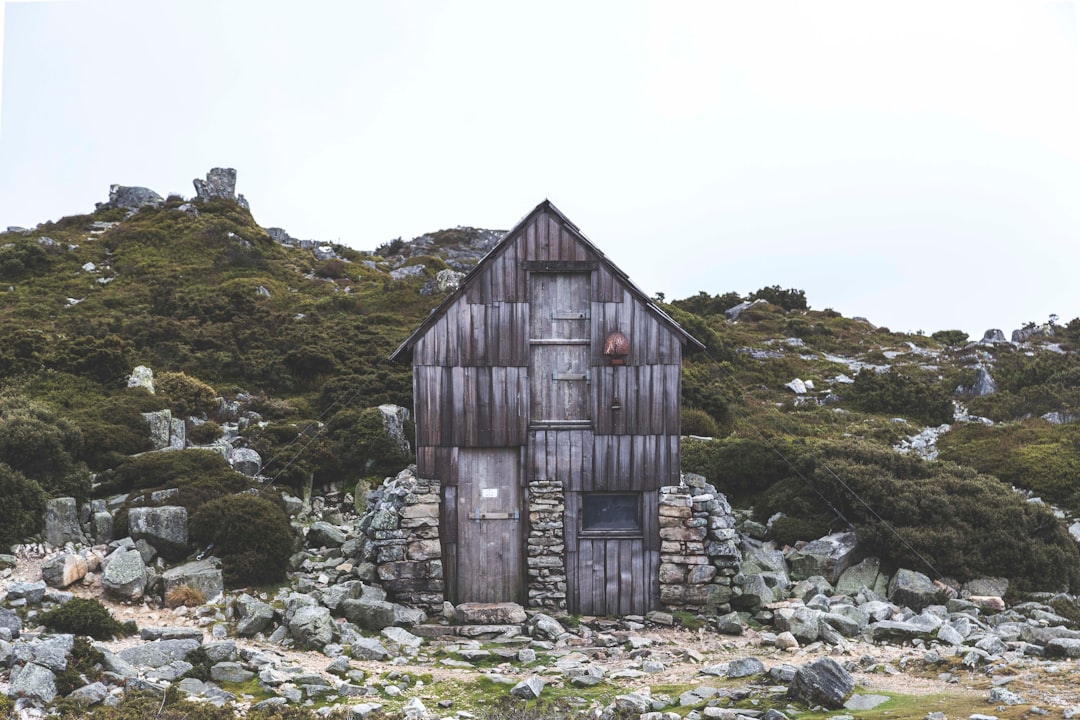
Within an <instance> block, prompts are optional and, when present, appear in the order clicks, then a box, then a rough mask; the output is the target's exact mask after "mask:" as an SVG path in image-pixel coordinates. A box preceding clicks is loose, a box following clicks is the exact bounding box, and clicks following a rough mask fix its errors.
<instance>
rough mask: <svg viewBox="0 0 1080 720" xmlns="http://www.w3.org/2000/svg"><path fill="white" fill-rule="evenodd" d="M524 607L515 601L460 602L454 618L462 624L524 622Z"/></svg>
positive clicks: (455, 609)
mask: <svg viewBox="0 0 1080 720" xmlns="http://www.w3.org/2000/svg"><path fill="white" fill-rule="evenodd" d="M526 619H527V617H526V615H525V608H523V607H521V606H520V605H518V604H517V603H461V604H460V605H458V606H457V607H455V608H454V620H456V621H457V622H458V623H461V624H463V625H514V624H520V623H523V622H525V620H526Z"/></svg>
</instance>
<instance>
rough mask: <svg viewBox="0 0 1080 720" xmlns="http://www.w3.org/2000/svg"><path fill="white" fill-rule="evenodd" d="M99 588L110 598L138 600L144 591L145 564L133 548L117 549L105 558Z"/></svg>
mask: <svg viewBox="0 0 1080 720" xmlns="http://www.w3.org/2000/svg"><path fill="white" fill-rule="evenodd" d="M101 586H102V587H103V588H104V589H105V592H106V593H107V594H108V595H111V596H112V597H115V598H119V599H121V600H138V599H139V598H141V597H142V596H143V593H144V592H145V591H146V564H145V563H144V562H143V559H142V555H140V554H139V551H138V550H136V549H135V548H117V549H116V550H115V551H114V552H113V553H112V554H111V555H109V557H108V558H106V565H105V571H104V572H103V573H102V574H101Z"/></svg>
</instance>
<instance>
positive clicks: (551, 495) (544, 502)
mask: <svg viewBox="0 0 1080 720" xmlns="http://www.w3.org/2000/svg"><path fill="white" fill-rule="evenodd" d="M565 507H566V504H565V502H564V500H563V489H562V483H560V482H556V481H551V480H534V481H532V482H530V483H529V539H528V544H527V546H526V551H527V552H528V558H527V559H526V563H527V565H528V568H529V607H538V608H544V609H546V610H565V609H566V546H565V535H564V527H563V515H564V510H565Z"/></svg>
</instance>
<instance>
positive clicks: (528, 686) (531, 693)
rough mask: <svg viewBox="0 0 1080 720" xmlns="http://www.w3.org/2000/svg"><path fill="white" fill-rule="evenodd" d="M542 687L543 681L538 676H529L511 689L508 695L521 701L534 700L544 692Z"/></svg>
mask: <svg viewBox="0 0 1080 720" xmlns="http://www.w3.org/2000/svg"><path fill="white" fill-rule="evenodd" d="M544 685H545V683H544V680H543V678H541V677H540V676H539V675H530V676H529V677H527V678H525V679H524V680H522V681H521V682H519V683H518V684H517V685H515V686H514V687H513V688H511V689H510V694H511V695H513V696H514V697H519V698H522V699H523V700H536V699H537V698H538V697H540V693H541V692H543V691H544Z"/></svg>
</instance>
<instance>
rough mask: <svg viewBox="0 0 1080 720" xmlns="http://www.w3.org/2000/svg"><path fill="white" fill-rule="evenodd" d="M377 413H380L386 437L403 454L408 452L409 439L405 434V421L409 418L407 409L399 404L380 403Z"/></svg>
mask: <svg viewBox="0 0 1080 720" xmlns="http://www.w3.org/2000/svg"><path fill="white" fill-rule="evenodd" d="M379 414H380V415H382V423H383V429H384V430H385V431H386V435H387V437H389V438H390V440H392V441H393V443H394V444H395V445H397V446H398V449H399V450H401V452H402V453H403V454H405V455H408V454H409V452H410V446H409V439H408V437H406V435H405V423H406V422H408V420H409V410H408V409H407V408H403V407H401V406H400V405H389V404H387V405H380V406H379Z"/></svg>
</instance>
